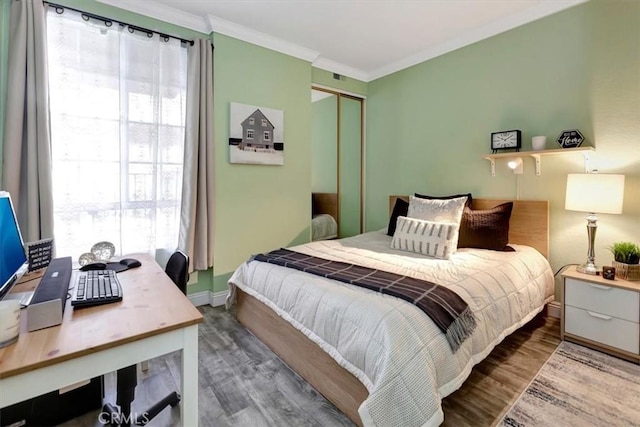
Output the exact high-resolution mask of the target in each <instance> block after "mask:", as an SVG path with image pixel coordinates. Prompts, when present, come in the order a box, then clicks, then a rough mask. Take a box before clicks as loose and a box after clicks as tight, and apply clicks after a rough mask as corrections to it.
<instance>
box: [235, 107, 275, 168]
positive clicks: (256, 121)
mask: <svg viewBox="0 0 640 427" xmlns="http://www.w3.org/2000/svg"><path fill="white" fill-rule="evenodd" d="M229 162H230V163H248V164H256V165H283V164H284V112H283V111H282V110H274V109H273V108H267V107H257V106H255V105H247V104H239V103H237V102H232V103H231V105H230V111H229Z"/></svg>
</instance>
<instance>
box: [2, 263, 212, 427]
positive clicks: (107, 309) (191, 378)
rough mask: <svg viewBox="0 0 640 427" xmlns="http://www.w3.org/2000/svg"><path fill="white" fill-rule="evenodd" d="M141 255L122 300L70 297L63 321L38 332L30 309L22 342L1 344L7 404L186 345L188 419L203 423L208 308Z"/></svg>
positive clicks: (123, 279)
mask: <svg viewBox="0 0 640 427" xmlns="http://www.w3.org/2000/svg"><path fill="white" fill-rule="evenodd" d="M135 257H136V258H138V259H139V260H140V261H141V262H142V266H141V267H139V268H135V269H132V270H127V271H124V272H122V273H118V279H119V280H120V283H121V285H122V291H123V299H122V301H121V302H117V303H112V304H106V305H102V306H96V307H90V308H82V309H75V310H74V309H73V308H72V307H71V305H70V301H67V307H66V308H65V312H64V319H63V322H62V324H61V325H59V326H54V327H51V328H47V329H42V330H39V331H34V332H27V331H26V311H24V310H23V311H22V319H21V321H22V329H21V332H20V338H19V339H18V342H17V343H15V344H12V345H10V346H8V347H5V348H2V349H0V408H2V407H5V406H9V405H12V404H14V403H17V402H21V401H23V400H26V399H29V398H32V397H35V396H39V395H41V394H44V393H48V392H50V391H53V390H57V389H60V388H62V387H66V386H68V385H71V384H75V383H77V382H79V381H83V380H86V379H88V378H92V377H95V376H99V375H103V374H105V373H107V372H113V371H115V370H117V369H119V368H122V367H125V366H129V365H133V364H136V363H139V362H142V361H143V360H148V359H152V358H154V357H158V356H161V355H163V354H167V353H170V352H173V351H176V350H182V393H181V394H182V400H181V401H180V405H181V411H180V413H181V414H182V423H183V425H185V426H195V425H198V323H200V322H201V321H202V315H201V314H200V312H199V311H198V310H197V309H196V308H195V307H194V306H193V305H192V304H191V302H190V301H189V300H188V299H187V298H186V297H185V296H184V295H183V294H182V293H181V292H180V290H179V289H178V288H177V287H176V286H175V285H174V283H173V282H172V281H171V279H169V278H168V276H167V275H166V274H165V273H164V271H163V270H162V269H161V268H160V266H159V265H158V264H157V263H156V262H155V260H154V259H153V258H152V257H150V256H148V255H136V256H135ZM28 283H29V282H28ZM25 285H26V283H25ZM31 287H33V285H31Z"/></svg>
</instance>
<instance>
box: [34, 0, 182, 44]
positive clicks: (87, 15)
mask: <svg viewBox="0 0 640 427" xmlns="http://www.w3.org/2000/svg"><path fill="white" fill-rule="evenodd" d="M42 3H44V4H48V5H49V6H51V7H53V8H55V10H56V13H58V14H62V13H63V12H64V10H65V9H69V10H73V11H74V12H78V13H79V14H80V15H81V16H82V19H84V20H85V21H89V19H96V20H98V21H102V22H104V25H105V26H106V27H110V26H111V25H113V23H114V22H115V23H117V24H119V25H121V26H123V27H128V30H129V32H130V33H133V32H135V31H139V32H141V33H145V34H146V35H147V37H149V38H151V37H153V35H154V34H158V35H159V36H160V37H161V38H163V39H164V41H168V39H170V38H171V39H176V40H180V41H181V42H182V43H189V45H190V46H193V40H186V39H183V38H181V37H176V36H172V35H169V34H164V33H161V32H159V31H154V30H149V29H148V28H142V27H138V26H136V25H131V24H128V23H126V22H122V21H118V20H117V19H113V18H105V17H104V16H100V15H94V14H93V13H88V12H84V11H82V10H78V9H74V8H72V7H69V6H62V5H59V4H56V3H51V2H48V1H43V2H42Z"/></svg>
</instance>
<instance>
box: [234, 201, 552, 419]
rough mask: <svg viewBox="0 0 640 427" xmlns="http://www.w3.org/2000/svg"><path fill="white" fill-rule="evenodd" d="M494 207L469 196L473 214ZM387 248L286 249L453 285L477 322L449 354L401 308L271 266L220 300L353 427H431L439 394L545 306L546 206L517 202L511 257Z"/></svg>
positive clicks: (362, 244)
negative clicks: (446, 256)
mask: <svg viewBox="0 0 640 427" xmlns="http://www.w3.org/2000/svg"><path fill="white" fill-rule="evenodd" d="M396 197H398V196H391V197H390V206H393V205H394V202H395V198H396ZM500 202H503V201H499V200H482V199H480V200H478V199H474V201H473V208H474V209H486V208H490V207H492V206H495V205H497V204H499V203H500ZM390 240H391V237H389V236H387V235H386V233H385V232H384V231H382V230H381V231H376V232H371V233H365V234H362V235H359V236H354V237H351V238H347V239H340V240H329V241H320V242H312V243H309V244H306V245H300V246H297V247H295V248H291V249H293V250H295V251H298V252H302V253H305V254H310V255H316V256H318V257H321V258H325V259H333V260H337V261H347V262H352V263H354V264H360V263H362V264H367V263H368V264H371V265H373V266H375V267H376V268H379V269H380V270H385V271H392V272H396V273H398V274H403V275H408V276H420V277H423V276H424V277H427V278H428V279H430V280H432V281H434V282H436V283H438V284H440V285H443V286H446V287H448V288H451V289H452V290H454V291H455V292H456V293H458V295H460V296H461V297H462V298H463V299H464V300H465V301H467V303H468V304H469V307H471V308H472V310H473V311H474V314H475V316H476V318H477V320H478V325H477V327H476V329H475V331H474V332H473V334H472V335H471V337H470V338H468V339H467V340H466V341H465V342H464V343H463V344H462V346H461V347H460V348H459V349H458V350H457V351H455V352H453V351H452V350H451V348H450V347H449V346H448V345H447V342H446V339H445V338H444V334H443V333H442V332H441V331H440V330H439V329H437V328H436V327H435V325H434V323H433V321H431V319H430V318H429V317H427V316H425V314H424V313H422V312H420V311H419V310H417V309H416V308H415V306H412V305H411V304H409V303H406V302H405V301H402V300H400V299H397V298H394V297H391V296H388V295H382V294H380V293H376V292H373V291H369V290H366V289H361V288H355V287H353V286H351V285H348V284H343V283H338V282H335V281H333V280H330V279H326V278H322V277H318V276H313V275H310V274H308V273H304V272H300V271H297V270H292V269H289V268H285V267H281V266H277V265H272V264H266V263H262V262H249V263H245V264H243V265H242V266H240V267H239V268H238V269H237V270H236V272H235V273H234V274H233V276H232V277H231V278H230V280H229V286H230V296H229V300H228V302H229V303H232V302H233V301H234V300H237V306H238V307H237V318H238V320H239V321H240V322H241V323H242V324H243V325H244V326H245V327H246V328H247V329H249V330H250V331H251V332H252V333H253V334H254V335H256V336H257V337H258V338H259V339H260V340H262V341H263V342H264V343H265V344H267V345H268V346H269V347H270V348H271V349H272V350H273V351H274V352H275V353H276V354H278V355H279V356H280V357H281V358H282V359H283V360H284V361H285V362H286V363H287V364H288V365H289V366H290V367H291V368H292V369H294V370H295V371H296V372H298V373H299V374H300V375H301V376H302V377H303V378H305V379H306V380H307V381H308V382H309V383H310V384H311V385H313V386H314V387H315V388H316V389H317V390H318V391H320V392H321V393H322V394H323V395H324V396H325V397H326V398H327V399H328V400H330V401H331V402H332V403H334V404H335V405H336V406H337V407H338V408H339V409H340V410H341V411H343V412H344V413H345V414H346V415H347V416H349V418H351V419H352V420H353V421H354V422H355V423H356V424H359V425H379V426H383V425H403V426H410V425H426V426H432V425H439V424H440V423H441V422H442V420H443V418H444V415H443V412H442V409H441V400H442V398H443V397H445V396H447V395H448V394H450V393H452V392H453V391H455V390H456V389H457V388H459V387H460V385H461V384H462V383H463V382H464V380H465V379H466V378H467V377H468V376H469V374H470V372H471V369H472V367H473V366H474V365H475V364H477V363H478V362H480V361H481V360H482V359H484V358H485V357H486V356H487V355H488V354H489V353H490V352H491V350H492V349H493V347H495V345H497V344H498V343H499V342H500V341H502V339H503V338H504V337H505V336H507V335H509V334H510V333H511V332H513V331H515V330H516V329H518V328H519V327H521V326H522V325H524V324H525V323H527V322H528V321H529V320H531V319H532V318H533V317H534V316H535V315H536V314H538V313H539V312H540V311H542V310H543V308H544V306H545V304H546V303H548V302H549V301H551V300H552V299H553V273H552V271H551V269H550V267H549V264H548V262H547V261H546V258H545V257H546V256H547V251H548V203H547V202H546V201H514V207H513V212H512V215H511V223H510V229H509V245H510V246H511V247H513V248H514V249H515V251H514V252H496V251H487V250H473V249H460V250H458V252H456V253H455V254H454V255H453V256H452V258H451V259H450V260H448V261H442V260H434V259H430V258H425V257H423V256H420V255H417V254H408V253H406V252H400V251H396V250H393V249H391V248H390V247H389V242H390Z"/></svg>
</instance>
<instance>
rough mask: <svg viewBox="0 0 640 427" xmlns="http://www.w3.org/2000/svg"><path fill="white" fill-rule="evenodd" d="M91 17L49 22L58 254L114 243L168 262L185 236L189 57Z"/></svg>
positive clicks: (52, 14)
mask: <svg viewBox="0 0 640 427" xmlns="http://www.w3.org/2000/svg"><path fill="white" fill-rule="evenodd" d="M84 18H85V19H83V17H81V15H80V14H79V13H77V12H74V11H70V10H65V11H64V13H62V14H58V13H56V10H55V9H54V8H51V9H50V10H49V12H48V15H47V31H48V33H47V37H48V48H49V71H50V72H49V82H50V92H51V96H50V98H51V101H50V102H51V139H52V169H53V204H54V235H55V240H56V246H57V253H58V254H69V255H73V256H74V257H75V256H78V255H80V254H81V253H82V252H88V251H89V249H90V248H91V246H92V245H93V244H94V243H96V242H99V241H102V240H107V241H110V242H112V243H114V244H115V246H116V253H120V254H126V253H133V252H147V253H151V254H153V255H155V256H156V258H157V259H158V260H159V261H164V260H166V259H167V258H168V255H170V253H171V252H173V251H174V250H175V249H176V247H177V243H178V232H179V229H180V202H181V191H182V175H183V158H184V125H185V109H186V105H185V93H186V71H187V56H186V48H185V47H184V46H181V43H180V41H179V40H175V39H172V38H164V37H161V36H158V35H157V34H154V35H153V37H148V36H147V34H145V33H143V32H139V31H133V32H131V31H130V29H129V27H126V26H121V25H119V24H117V23H115V22H114V23H113V24H112V25H111V26H109V27H107V26H106V25H105V24H104V23H103V22H101V21H98V20H95V19H93V18H87V17H86V16H85V17H84ZM87 19H88V20H87Z"/></svg>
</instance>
